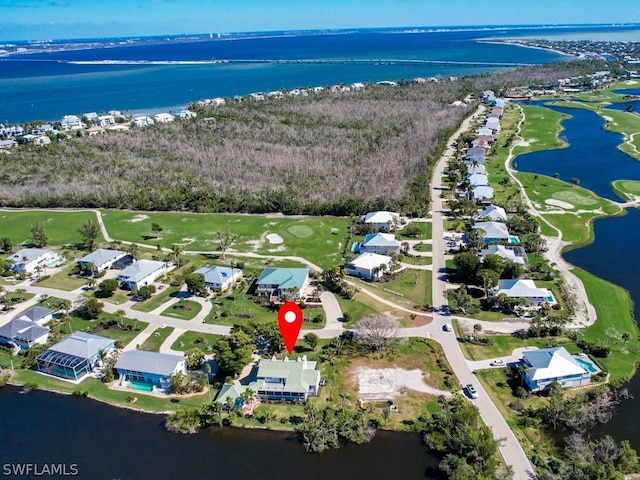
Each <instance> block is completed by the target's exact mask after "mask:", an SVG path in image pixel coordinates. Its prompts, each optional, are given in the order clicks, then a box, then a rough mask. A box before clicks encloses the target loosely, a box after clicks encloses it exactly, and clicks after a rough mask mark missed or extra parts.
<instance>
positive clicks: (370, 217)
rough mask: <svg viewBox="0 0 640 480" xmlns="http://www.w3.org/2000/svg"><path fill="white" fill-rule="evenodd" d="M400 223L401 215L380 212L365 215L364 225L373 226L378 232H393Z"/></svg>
mask: <svg viewBox="0 0 640 480" xmlns="http://www.w3.org/2000/svg"><path fill="white" fill-rule="evenodd" d="M399 221H400V215H399V214H397V213H395V212H387V211H379V212H369V213H367V214H366V215H365V217H364V219H363V223H366V224H367V225H373V226H374V227H375V228H376V230H385V231H391V230H393V229H395V227H396V225H397V224H398V222H399Z"/></svg>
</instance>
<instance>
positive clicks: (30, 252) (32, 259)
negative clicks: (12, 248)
mask: <svg viewBox="0 0 640 480" xmlns="http://www.w3.org/2000/svg"><path fill="white" fill-rule="evenodd" d="M7 260H11V261H12V262H13V263H14V265H13V271H14V272H16V273H18V274H20V273H33V272H35V271H36V270H37V269H38V267H55V266H57V265H58V264H60V263H62V258H61V257H60V256H59V255H58V254H57V253H56V252H53V251H51V250H46V249H44V248H23V249H22V250H18V251H17V252H16V253H14V254H13V255H9V256H8V257H7Z"/></svg>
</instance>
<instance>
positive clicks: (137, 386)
mask: <svg viewBox="0 0 640 480" xmlns="http://www.w3.org/2000/svg"><path fill="white" fill-rule="evenodd" d="M127 388H130V389H132V390H140V391H141V392H153V385H152V384H151V383H146V382H138V381H137V380H130V381H129V383H128V384H127Z"/></svg>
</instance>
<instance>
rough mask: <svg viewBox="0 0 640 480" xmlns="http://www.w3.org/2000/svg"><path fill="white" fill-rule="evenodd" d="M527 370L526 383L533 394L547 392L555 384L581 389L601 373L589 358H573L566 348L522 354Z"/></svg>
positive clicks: (531, 351) (543, 349)
mask: <svg viewBox="0 0 640 480" xmlns="http://www.w3.org/2000/svg"><path fill="white" fill-rule="evenodd" d="M522 363H523V364H524V365H526V367H527V369H526V372H525V373H524V383H525V385H526V386H527V388H528V389H529V390H531V391H533V392H539V391H541V390H545V389H547V388H548V387H549V385H550V384H551V383H553V382H558V383H559V384H560V385H562V386H563V387H565V388H567V387H580V386H583V385H588V384H589V383H590V382H591V375H592V374H593V373H597V372H598V371H600V369H599V368H597V367H596V366H595V365H594V364H593V362H591V361H589V360H588V357H586V358H582V357H573V356H572V355H571V354H570V353H569V352H568V351H567V350H566V349H565V348H564V347H554V348H542V349H540V350H530V351H526V352H524V353H523V354H522Z"/></svg>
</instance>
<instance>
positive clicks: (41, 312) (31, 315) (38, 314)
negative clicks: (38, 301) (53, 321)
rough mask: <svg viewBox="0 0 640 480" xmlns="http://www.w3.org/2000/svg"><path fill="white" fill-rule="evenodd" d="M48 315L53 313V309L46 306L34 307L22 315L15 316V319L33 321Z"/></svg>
mask: <svg viewBox="0 0 640 480" xmlns="http://www.w3.org/2000/svg"><path fill="white" fill-rule="evenodd" d="M48 315H53V310H51V309H49V308H45V307H33V308H30V309H29V310H27V311H26V312H24V313H21V314H20V315H17V316H16V317H14V320H16V319H20V320H29V321H31V322H37V321H38V320H40V319H42V318H45V317H46V316H48Z"/></svg>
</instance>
